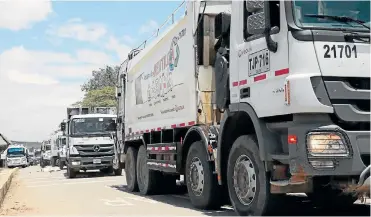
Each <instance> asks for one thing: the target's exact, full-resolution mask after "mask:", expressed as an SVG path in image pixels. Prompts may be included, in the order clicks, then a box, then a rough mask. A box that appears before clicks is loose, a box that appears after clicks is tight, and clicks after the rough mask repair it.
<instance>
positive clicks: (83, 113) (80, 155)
mask: <svg viewBox="0 0 371 217" xmlns="http://www.w3.org/2000/svg"><path fill="white" fill-rule="evenodd" d="M115 111H116V110H115V108H114V107H112V108H111V107H110V108H102V107H99V108H88V107H86V108H84V107H77V108H67V120H66V121H63V122H62V123H61V124H60V129H61V131H62V132H64V134H65V136H66V144H67V145H66V147H67V150H66V159H65V164H66V166H67V177H68V178H74V177H76V174H77V173H78V172H80V171H81V170H83V171H87V170H100V171H101V172H103V173H107V174H111V173H114V174H115V175H121V173H122V169H121V168H120V167H119V166H117V165H116V164H114V160H113V159H114V154H115V152H114V140H113V136H112V134H114V132H115V130H116V128H115V127H116V117H117V115H116V114H115V113H116V112H115Z"/></svg>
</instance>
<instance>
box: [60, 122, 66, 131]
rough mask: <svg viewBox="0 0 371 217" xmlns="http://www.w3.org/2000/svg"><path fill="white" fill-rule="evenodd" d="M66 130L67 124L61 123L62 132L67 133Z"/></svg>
mask: <svg viewBox="0 0 371 217" xmlns="http://www.w3.org/2000/svg"><path fill="white" fill-rule="evenodd" d="M65 130H66V123H64V122H62V123H61V131H65Z"/></svg>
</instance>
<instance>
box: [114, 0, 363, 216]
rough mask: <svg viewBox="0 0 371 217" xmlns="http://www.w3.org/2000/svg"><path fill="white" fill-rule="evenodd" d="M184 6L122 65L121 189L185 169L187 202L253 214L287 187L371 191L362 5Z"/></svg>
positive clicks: (333, 200) (329, 201)
mask: <svg viewBox="0 0 371 217" xmlns="http://www.w3.org/2000/svg"><path fill="white" fill-rule="evenodd" d="M182 4H183V6H185V7H186V9H185V10H186V13H182V15H180V16H179V17H180V18H179V19H178V21H174V20H175V19H174V18H177V17H178V16H177V15H175V13H173V14H171V15H170V16H169V19H168V20H169V21H168V23H170V24H166V25H165V24H164V25H162V26H168V28H167V29H166V30H165V31H163V32H162V29H158V30H156V32H155V35H154V36H153V38H152V39H151V40H152V43H150V42H149V41H150V40H147V41H145V42H144V43H143V44H142V45H141V46H140V47H138V48H136V49H134V50H132V51H131V52H130V53H129V54H128V59H127V60H125V61H124V62H123V64H122V65H121V68H120V74H119V76H118V86H117V91H116V94H117V99H118V111H117V113H118V117H117V133H116V138H117V143H118V144H119V148H118V149H117V152H118V154H119V156H120V164H121V165H122V166H123V167H124V170H125V174H126V176H125V178H126V182H127V189H128V191H131V192H134V191H139V192H140V193H141V194H142V195H148V194H162V193H164V191H165V190H167V189H169V188H171V186H174V185H175V184H176V179H179V176H180V175H184V177H185V178H184V180H185V182H186V185H187V191H188V195H189V198H190V201H191V203H192V204H193V206H194V207H197V208H200V209H211V208H218V207H220V206H222V205H223V204H228V203H231V204H232V205H233V208H234V210H235V211H236V213H238V214H239V215H256V216H257V215H268V214H269V213H270V211H273V210H275V209H274V208H275V207H276V205H277V204H278V202H282V201H284V200H280V199H279V198H281V197H283V196H284V195H285V194H286V193H306V194H307V196H308V197H309V199H311V200H312V201H313V202H315V203H317V204H319V205H326V206H331V205H335V206H337V207H338V206H341V207H345V206H347V205H350V204H352V203H353V202H354V201H355V200H356V199H357V198H360V197H369V193H370V73H369V72H370V25H369V22H370V2H369V1H339V2H334V1H283V0H282V1H259V0H257V1H186V2H183V3H182ZM177 11H180V9H177ZM270 214H272V213H270Z"/></svg>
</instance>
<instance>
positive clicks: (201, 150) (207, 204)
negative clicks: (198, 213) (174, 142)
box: [185, 141, 221, 210]
mask: <svg viewBox="0 0 371 217" xmlns="http://www.w3.org/2000/svg"><path fill="white" fill-rule="evenodd" d="M207 155H208V153H207V151H206V148H205V145H204V144H203V143H202V142H201V141H196V142H194V143H193V144H192V145H191V147H190V149H189V151H188V155H187V159H186V168H185V182H186V184H187V189H188V195H189V198H190V200H191V203H192V204H193V206H194V207H196V208H198V209H206V210H207V209H218V208H220V206H221V200H220V188H219V185H218V182H217V177H216V175H215V174H214V173H213V168H212V166H211V163H210V162H209V161H208V159H207Z"/></svg>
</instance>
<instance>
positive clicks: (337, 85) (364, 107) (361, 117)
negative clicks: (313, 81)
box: [323, 77, 370, 131]
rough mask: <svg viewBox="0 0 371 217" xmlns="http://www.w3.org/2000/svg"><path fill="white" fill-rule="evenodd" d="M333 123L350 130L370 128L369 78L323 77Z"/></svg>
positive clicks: (366, 129)
mask: <svg viewBox="0 0 371 217" xmlns="http://www.w3.org/2000/svg"><path fill="white" fill-rule="evenodd" d="M323 81H324V84H325V87H326V89H327V93H328V96H329V99H330V102H331V104H332V106H333V108H334V114H332V115H331V118H332V120H333V121H334V123H335V124H337V125H338V126H340V127H341V128H343V129H344V130H350V131H369V130H370V78H369V77H363V78H359V77H323Z"/></svg>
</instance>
